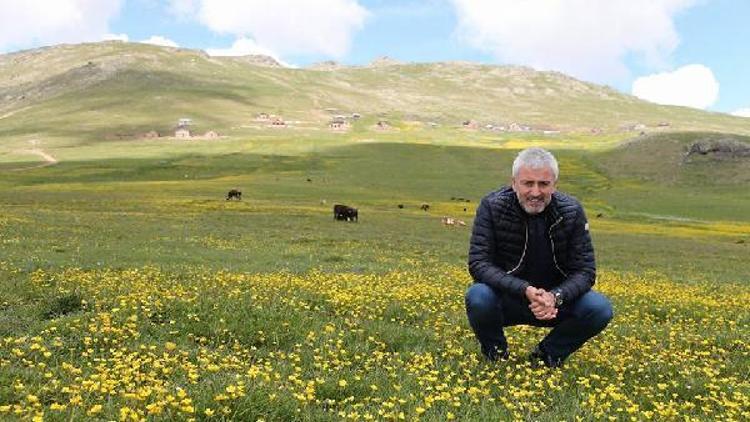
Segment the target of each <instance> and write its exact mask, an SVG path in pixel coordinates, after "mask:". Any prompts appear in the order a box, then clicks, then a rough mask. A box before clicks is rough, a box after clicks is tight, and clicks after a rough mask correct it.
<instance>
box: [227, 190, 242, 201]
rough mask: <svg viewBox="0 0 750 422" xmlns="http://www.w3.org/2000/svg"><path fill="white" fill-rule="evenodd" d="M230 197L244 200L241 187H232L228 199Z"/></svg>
mask: <svg viewBox="0 0 750 422" xmlns="http://www.w3.org/2000/svg"><path fill="white" fill-rule="evenodd" d="M230 199H236V200H238V201H241V200H242V191H240V190H239V189H232V190H230V191H229V192H227V201H229V200H230Z"/></svg>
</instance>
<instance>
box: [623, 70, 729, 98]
mask: <svg viewBox="0 0 750 422" xmlns="http://www.w3.org/2000/svg"><path fill="white" fill-rule="evenodd" d="M633 95H635V96H636V97H638V98H642V99H644V100H647V101H651V102H653V103H657V104H669V105H681V106H687V107H693V108H700V109H705V108H707V107H708V106H710V105H712V104H713V103H715V102H716V99H717V98H718V96H719V82H718V81H717V80H716V78H715V77H714V73H713V72H712V71H711V69H709V68H708V67H706V66H703V65H702V64H691V65H687V66H683V67H681V68H679V69H677V70H675V71H673V72H664V73H656V74H653V75H649V76H643V77H640V78H638V79H636V80H635V82H633Z"/></svg>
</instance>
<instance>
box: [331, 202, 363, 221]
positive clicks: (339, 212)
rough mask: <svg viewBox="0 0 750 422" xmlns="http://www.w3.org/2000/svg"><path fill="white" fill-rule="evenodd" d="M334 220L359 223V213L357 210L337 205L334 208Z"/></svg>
mask: <svg viewBox="0 0 750 422" xmlns="http://www.w3.org/2000/svg"><path fill="white" fill-rule="evenodd" d="M333 219H334V220H338V221H359V212H358V211H357V209H356V208H352V207H349V206H346V205H341V204H336V205H334V206H333Z"/></svg>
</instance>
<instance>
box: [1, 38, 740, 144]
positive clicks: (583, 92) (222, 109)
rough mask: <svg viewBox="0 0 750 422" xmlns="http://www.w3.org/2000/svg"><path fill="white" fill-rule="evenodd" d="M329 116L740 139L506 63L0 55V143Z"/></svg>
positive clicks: (731, 128) (78, 50)
mask: <svg viewBox="0 0 750 422" xmlns="http://www.w3.org/2000/svg"><path fill="white" fill-rule="evenodd" d="M321 70H325V71H321ZM118 99H119V101H117V100H118ZM73 104H76V106H75V107H74V106H73ZM202 104H211V105H212V107H213V111H214V113H211V112H210V111H211V110H207V109H205V107H203V106H202ZM19 110H22V111H19ZM196 110H197V111H196ZM330 110H336V111H337V112H340V113H344V114H346V113H357V114H361V115H363V116H367V117H369V118H370V120H367V121H368V122H369V123H372V120H377V119H380V118H387V119H389V120H393V121H398V120H418V121H423V122H437V123H439V124H442V125H446V126H460V125H461V122H465V121H470V120H471V121H476V122H478V123H479V124H481V126H480V127H484V126H485V125H491V126H494V127H500V126H503V125H509V124H523V125H528V126H529V127H545V128H552V129H555V130H560V131H563V132H590V131H603V132H614V131H620V130H623V128H629V129H630V130H632V129H633V128H634V127H638V125H643V126H644V127H657V125H659V124H665V123H666V124H668V127H669V129H670V130H687V131H690V130H708V131H726V132H733V133H740V134H748V133H750V119H744V118H741V117H735V116H730V115H727V114H723V113H712V112H706V111H702V110H696V109H689V108H686V107H676V106H662V105H657V104H652V103H648V102H646V101H643V100H640V99H638V98H636V97H633V96H631V95H628V94H624V93H622V92H619V91H617V90H615V89H613V88H611V87H607V86H602V85H597V84H593V83H590V82H585V81H580V80H577V79H575V78H572V77H570V76H568V75H565V74H562V73H560V72H550V71H536V70H533V69H531V68H528V67H524V66H515V65H487V64H478V63H471V62H435V63H400V62H396V61H394V60H392V59H389V58H387V57H386V58H379V59H376V60H374V61H373V63H371V64H370V65H367V66H345V65H340V64H338V63H335V62H331V63H325V64H324V65H322V66H321V67H319V68H317V69H316V68H315V67H313V68H308V69H293V68H286V67H283V66H281V65H280V64H279V63H278V62H277V61H275V60H274V59H272V58H269V57H267V56H249V57H216V56H209V55H208V54H206V53H205V52H203V51H202V50H190V49H184V48H178V49H175V48H165V47H159V46H153V45H147V44H137V43H123V42H111V41H110V42H102V43H89V44H74V45H73V44H71V45H58V46H52V47H42V48H39V49H34V50H26V51H20V52H14V53H8V54H3V55H0V116H1V115H5V114H8V113H11V114H13V117H12V119H10V118H6V119H0V136H2V135H3V132H4V130H3V127H4V126H6V125H8V124H9V123H8V122H9V121H11V120H14V121H15V123H16V124H12V125H11V126H13V131H14V132H18V131H22V130H23V129H22V127H21V126H23V124H24V122H30V121H33V120H35V119H36V120H38V119H50V118H51V119H52V121H48V123H50V125H51V126H57V125H60V124H63V123H64V122H63V121H62V120H61V119H59V118H57V117H54V116H56V115H63V114H64V115H66V116H68V117H69V118H72V120H73V121H75V120H83V121H86V120H87V117H86V116H90V115H91V114H92V112H93V111H97V114H98V115H100V116H101V119H102V120H104V121H112V120H121V121H125V122H132V125H133V126H138V127H140V126H144V125H150V126H154V125H155V124H156V123H157V122H161V121H162V119H164V118H165V117H168V118H171V119H174V118H175V116H182V115H196V116H198V117H199V118H202V119H204V120H205V121H206V123H208V124H211V125H212V126H213V127H217V128H219V129H221V130H227V129H229V128H231V127H235V126H237V125H241V124H242V123H243V122H244V121H246V120H247V118H246V117H243V116H255V115H256V114H258V113H260V112H268V113H273V114H277V115H282V116H284V117H285V118H287V119H290V120H299V121H307V122H311V125H312V126H316V127H325V125H326V124H327V121H328V120H329V119H330V117H331V116H330V114H331V113H330ZM157 111H158V112H157ZM50 115H51V116H50ZM29 129H30V130H34V129H36V128H35V127H34V125H31V126H29ZM6 132H7V130H6Z"/></svg>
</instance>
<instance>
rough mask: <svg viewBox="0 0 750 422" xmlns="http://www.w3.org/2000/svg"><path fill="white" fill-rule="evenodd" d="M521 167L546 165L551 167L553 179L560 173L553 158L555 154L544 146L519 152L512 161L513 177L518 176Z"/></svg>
mask: <svg viewBox="0 0 750 422" xmlns="http://www.w3.org/2000/svg"><path fill="white" fill-rule="evenodd" d="M521 167H531V168H533V169H541V168H545V167H548V168H550V169H552V173H554V175H555V181H557V177H558V176H559V175H560V169H559V168H558V166H557V159H555V156H554V155H552V153H551V152H549V151H547V150H546V149H544V148H539V147H532V148H526V149H525V150H523V151H521V152H519V153H518V155H517V156H516V159H515V160H514V161H513V177H518V172H519V171H520V170H521Z"/></svg>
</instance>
